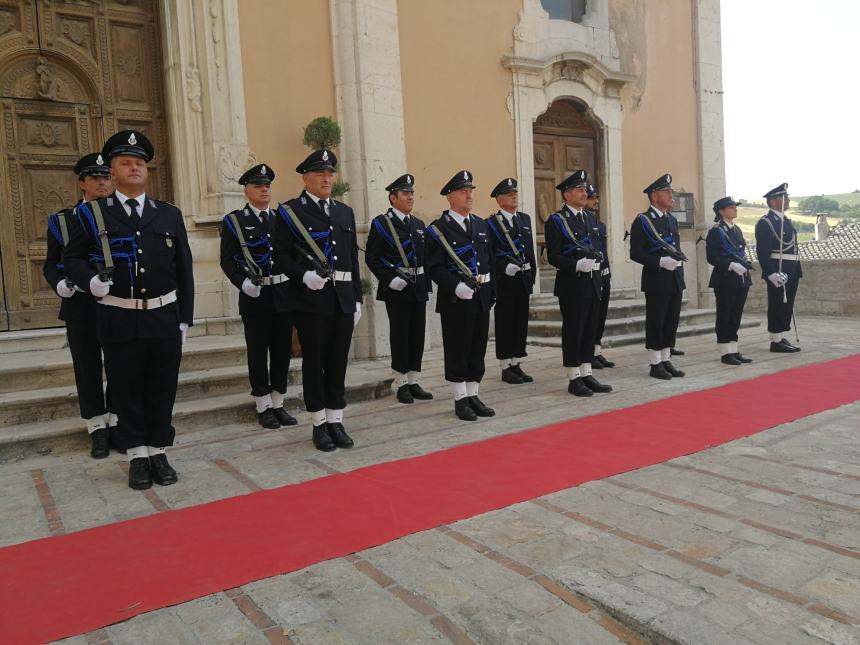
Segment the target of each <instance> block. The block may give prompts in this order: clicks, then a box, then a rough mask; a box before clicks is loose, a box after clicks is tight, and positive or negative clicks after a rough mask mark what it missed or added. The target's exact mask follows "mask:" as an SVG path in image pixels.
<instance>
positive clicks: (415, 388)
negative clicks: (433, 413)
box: [409, 383, 433, 401]
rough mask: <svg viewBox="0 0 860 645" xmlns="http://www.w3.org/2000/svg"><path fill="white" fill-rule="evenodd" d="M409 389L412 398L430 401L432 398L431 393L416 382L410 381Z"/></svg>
mask: <svg viewBox="0 0 860 645" xmlns="http://www.w3.org/2000/svg"><path fill="white" fill-rule="evenodd" d="M409 391H410V392H412V398H414V399H418V400H419V401H430V400H431V399H432V398H433V395H432V394H431V393H430V392H428V391H427V390H425V389H424V388H423V387H421V386H420V385H418V383H412V384H411V385H410V386H409Z"/></svg>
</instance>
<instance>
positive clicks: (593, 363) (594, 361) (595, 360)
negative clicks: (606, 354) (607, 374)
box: [591, 356, 603, 370]
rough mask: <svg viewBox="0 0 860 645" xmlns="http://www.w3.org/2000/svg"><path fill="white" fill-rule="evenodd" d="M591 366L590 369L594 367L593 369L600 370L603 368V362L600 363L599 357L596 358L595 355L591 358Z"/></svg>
mask: <svg viewBox="0 0 860 645" xmlns="http://www.w3.org/2000/svg"><path fill="white" fill-rule="evenodd" d="M591 367H592V369H595V370H602V369H603V363H601V362H600V359H599V358H597V356H595V357H594V358H592V359H591Z"/></svg>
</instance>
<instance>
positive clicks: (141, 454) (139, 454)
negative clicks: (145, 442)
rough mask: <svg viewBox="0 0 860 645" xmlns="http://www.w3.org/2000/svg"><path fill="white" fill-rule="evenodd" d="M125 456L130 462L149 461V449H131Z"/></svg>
mask: <svg viewBox="0 0 860 645" xmlns="http://www.w3.org/2000/svg"><path fill="white" fill-rule="evenodd" d="M125 456H126V457H127V458H128V460H129V461H131V460H132V459H149V448H147V447H146V446H137V447H136V448H129V449H128V450H127V451H126V453H125Z"/></svg>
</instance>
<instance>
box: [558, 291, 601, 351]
mask: <svg viewBox="0 0 860 645" xmlns="http://www.w3.org/2000/svg"><path fill="white" fill-rule="evenodd" d="M558 304H559V307H560V308H561V320H562V323H561V356H562V361H563V362H564V366H565V367H579V366H580V365H582V364H583V363H591V359H592V358H594V338H595V333H596V331H597V313H598V310H599V308H600V300H598V299H597V298H570V297H567V296H565V297H563V298H559V299H558Z"/></svg>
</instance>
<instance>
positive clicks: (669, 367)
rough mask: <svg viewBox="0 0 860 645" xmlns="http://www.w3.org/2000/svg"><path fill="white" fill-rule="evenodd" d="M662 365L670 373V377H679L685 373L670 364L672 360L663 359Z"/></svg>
mask: <svg viewBox="0 0 860 645" xmlns="http://www.w3.org/2000/svg"><path fill="white" fill-rule="evenodd" d="M663 367H665V368H666V371H667V372H669V374H671V375H672V378H675V377H677V378H681V377H682V376H684V375H685V373H684V372H682V371H681V370H679V369H678V368H677V367H675V366H674V365H672V361H663Z"/></svg>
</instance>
